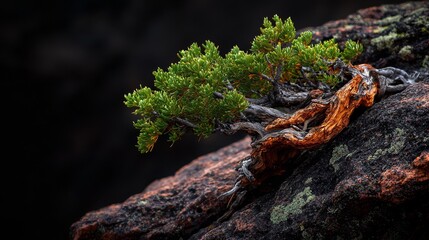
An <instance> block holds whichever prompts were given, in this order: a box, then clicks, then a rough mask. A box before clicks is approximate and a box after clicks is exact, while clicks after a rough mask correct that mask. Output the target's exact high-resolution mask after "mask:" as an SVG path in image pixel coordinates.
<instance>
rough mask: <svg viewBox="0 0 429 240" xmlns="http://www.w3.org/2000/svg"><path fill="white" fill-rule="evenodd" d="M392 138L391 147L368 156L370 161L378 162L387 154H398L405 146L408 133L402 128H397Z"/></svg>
mask: <svg viewBox="0 0 429 240" xmlns="http://www.w3.org/2000/svg"><path fill="white" fill-rule="evenodd" d="M386 138H390V146H389V147H388V148H384V149H377V150H376V151H375V152H374V153H373V154H371V155H369V156H368V161H372V160H377V159H378V158H380V157H381V156H384V155H386V154H398V153H399V152H401V150H402V149H403V148H404V146H405V140H406V133H405V131H404V130H403V129H401V128H396V129H395V131H394V132H393V134H392V136H391V137H386Z"/></svg>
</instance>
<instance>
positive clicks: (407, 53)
mask: <svg viewBox="0 0 429 240" xmlns="http://www.w3.org/2000/svg"><path fill="white" fill-rule="evenodd" d="M398 54H399V57H400V58H401V59H402V60H405V61H410V60H412V59H414V54H413V47H411V46H410V45H407V46H404V47H403V48H401V50H399V53H398Z"/></svg>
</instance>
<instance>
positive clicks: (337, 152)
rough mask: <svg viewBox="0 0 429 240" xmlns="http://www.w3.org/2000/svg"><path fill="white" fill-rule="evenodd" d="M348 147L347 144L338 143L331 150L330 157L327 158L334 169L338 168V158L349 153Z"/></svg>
mask: <svg viewBox="0 0 429 240" xmlns="http://www.w3.org/2000/svg"><path fill="white" fill-rule="evenodd" d="M349 153H350V151H349V148H348V147H347V145H339V146H336V147H335V148H334V150H332V155H331V159H329V164H331V166H332V167H333V168H334V171H335V172H336V171H338V169H339V168H340V167H339V165H338V160H340V159H341V158H342V157H344V156H347V154H349Z"/></svg>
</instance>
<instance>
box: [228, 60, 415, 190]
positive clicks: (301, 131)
mask: <svg viewBox="0 0 429 240" xmlns="http://www.w3.org/2000/svg"><path fill="white" fill-rule="evenodd" d="M339 68H340V69H339V70H340V71H339V72H340V74H342V75H341V76H340V77H342V78H346V77H349V78H351V80H349V81H348V82H347V83H346V84H345V85H344V86H343V87H341V88H340V89H339V90H338V91H337V92H335V94H333V95H331V96H330V97H329V98H326V99H323V98H322V97H321V96H323V91H320V90H319V91H316V92H314V90H313V91H312V93H308V94H307V97H308V96H310V97H311V98H309V99H310V101H309V104H308V105H306V107H305V108H302V109H300V110H298V111H296V112H295V113H294V114H293V115H291V116H282V117H279V118H277V119H275V120H273V121H271V122H270V123H269V124H267V125H266V126H265V129H264V130H263V131H262V130H260V129H258V130H257V132H258V133H259V136H260V137H259V138H255V139H254V141H253V142H252V152H251V155H250V157H248V158H246V159H244V160H243V161H242V163H241V167H239V168H238V171H239V172H240V176H239V178H238V179H237V183H236V184H235V186H234V187H233V188H232V189H231V190H230V191H228V192H226V193H224V194H222V195H223V196H231V195H232V196H233V194H235V193H236V192H239V191H241V190H242V189H245V188H246V187H247V186H249V185H252V186H258V185H260V184H262V183H263V182H265V181H266V180H267V179H268V178H270V177H272V176H275V175H281V174H283V173H284V172H285V171H286V169H287V164H288V163H290V162H291V161H292V160H293V159H296V158H297V157H298V156H299V155H300V154H301V153H302V152H304V151H306V150H309V149H315V148H318V147H320V146H322V145H323V144H326V143H328V142H329V141H331V140H332V139H333V138H334V137H335V136H337V135H338V134H339V133H340V132H341V131H343V129H344V128H346V127H347V126H348V124H349V121H350V117H351V115H352V113H353V112H354V110H355V109H357V108H359V107H371V106H372V105H373V104H374V101H375V99H376V97H377V96H383V95H384V94H385V93H394V92H397V91H402V90H403V89H404V88H405V87H407V86H408V85H410V84H412V83H414V82H415V80H416V79H417V78H418V74H411V75H409V74H408V73H407V72H405V71H403V70H401V69H396V68H392V67H389V68H385V69H374V68H373V67H372V66H371V65H368V64H361V65H357V66H351V65H345V64H340V65H339ZM285 99H287V98H286V97H285ZM307 100H308V98H307ZM276 101H277V102H278V101H279V100H278V99H277V100H276ZM300 101H301V102H302V101H303V100H302V99H300ZM270 115H271V116H274V115H277V112H276V113H275V114H270ZM298 126H302V127H298Z"/></svg>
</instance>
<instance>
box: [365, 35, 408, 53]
mask: <svg viewBox="0 0 429 240" xmlns="http://www.w3.org/2000/svg"><path fill="white" fill-rule="evenodd" d="M404 37H406V34H404V33H401V34H398V33H396V32H390V33H389V34H387V35H383V36H380V37H377V38H373V39H371V44H372V45H374V46H375V47H377V49H378V50H383V49H391V48H392V46H393V43H394V42H395V40H397V39H400V38H404Z"/></svg>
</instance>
